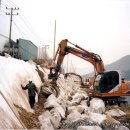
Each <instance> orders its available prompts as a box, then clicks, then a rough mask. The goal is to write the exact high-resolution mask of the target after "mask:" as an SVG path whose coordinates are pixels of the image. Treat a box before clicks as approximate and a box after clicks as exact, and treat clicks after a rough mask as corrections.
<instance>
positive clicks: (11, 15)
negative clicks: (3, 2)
mask: <svg viewBox="0 0 130 130" xmlns="http://www.w3.org/2000/svg"><path fill="white" fill-rule="evenodd" d="M6 9H8V10H10V11H11V12H10V13H6V15H10V30H9V54H10V47H11V32H12V21H13V15H18V13H16V14H14V13H13V11H14V10H19V8H16V7H15V8H7V7H6Z"/></svg>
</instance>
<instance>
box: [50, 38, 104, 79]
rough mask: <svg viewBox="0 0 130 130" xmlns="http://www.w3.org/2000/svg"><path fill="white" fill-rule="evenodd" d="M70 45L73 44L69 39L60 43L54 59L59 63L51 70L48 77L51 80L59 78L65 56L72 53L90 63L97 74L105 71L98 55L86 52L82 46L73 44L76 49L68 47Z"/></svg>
mask: <svg viewBox="0 0 130 130" xmlns="http://www.w3.org/2000/svg"><path fill="white" fill-rule="evenodd" d="M68 43H71V42H69V41H68V40H67V39H65V40H62V41H61V42H60V44H59V47H58V49H57V52H56V55H55V57H54V61H55V60H56V59H57V63H56V65H53V66H52V67H51V68H50V74H49V75H48V78H49V79H51V78H56V79H57V78H58V76H59V74H60V70H61V64H62V62H63V60H64V57H65V55H67V54H68V53H71V54H73V55H75V56H77V57H80V58H82V59H84V60H86V61H88V62H90V63H91V64H92V65H93V66H94V68H95V69H96V71H97V73H102V72H103V71H104V70H105V69H104V64H103V61H102V59H101V57H100V56H99V55H98V54H95V53H92V52H89V51H87V50H84V49H83V48H81V47H80V46H78V45H74V44H73V43H71V44H72V45H74V46H75V48H73V47H70V46H67V44H68Z"/></svg>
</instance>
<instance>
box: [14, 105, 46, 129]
mask: <svg viewBox="0 0 130 130" xmlns="http://www.w3.org/2000/svg"><path fill="white" fill-rule="evenodd" d="M15 107H16V108H17V109H18V112H19V115H20V119H21V120H22V122H23V123H24V125H25V126H26V128H27V129H40V127H41V124H40V122H39V120H38V117H39V115H41V114H42V112H44V111H45V109H44V108H43V107H42V106H38V105H37V104H36V107H35V109H34V113H31V112H27V111H26V110H25V109H23V108H21V107H19V106H17V105H15Z"/></svg>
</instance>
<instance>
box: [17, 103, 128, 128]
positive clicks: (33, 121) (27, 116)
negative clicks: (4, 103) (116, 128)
mask: <svg viewBox="0 0 130 130" xmlns="http://www.w3.org/2000/svg"><path fill="white" fill-rule="evenodd" d="M15 106H16V108H17V109H18V112H19V115H20V118H21V120H22V122H23V123H24V125H25V126H26V128H27V129H40V127H41V124H40V122H39V120H38V117H39V115H41V114H42V113H43V112H44V111H45V109H44V107H43V106H42V105H40V104H36V105H35V108H34V112H33V113H31V112H27V111H26V110H25V109H23V108H21V107H19V106H17V105H15ZM113 108H114V106H106V110H110V109H113ZM119 109H120V110H122V111H124V112H125V113H126V116H122V117H114V118H115V119H116V120H118V121H120V123H121V124H122V125H125V126H127V127H128V128H130V105H129V106H122V107H119Z"/></svg>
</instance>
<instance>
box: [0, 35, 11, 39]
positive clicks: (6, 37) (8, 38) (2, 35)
mask: <svg viewBox="0 0 130 130" xmlns="http://www.w3.org/2000/svg"><path fill="white" fill-rule="evenodd" d="M0 36H3V37H5V38H8V39H9V37H7V36H5V35H3V34H0Z"/></svg>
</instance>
